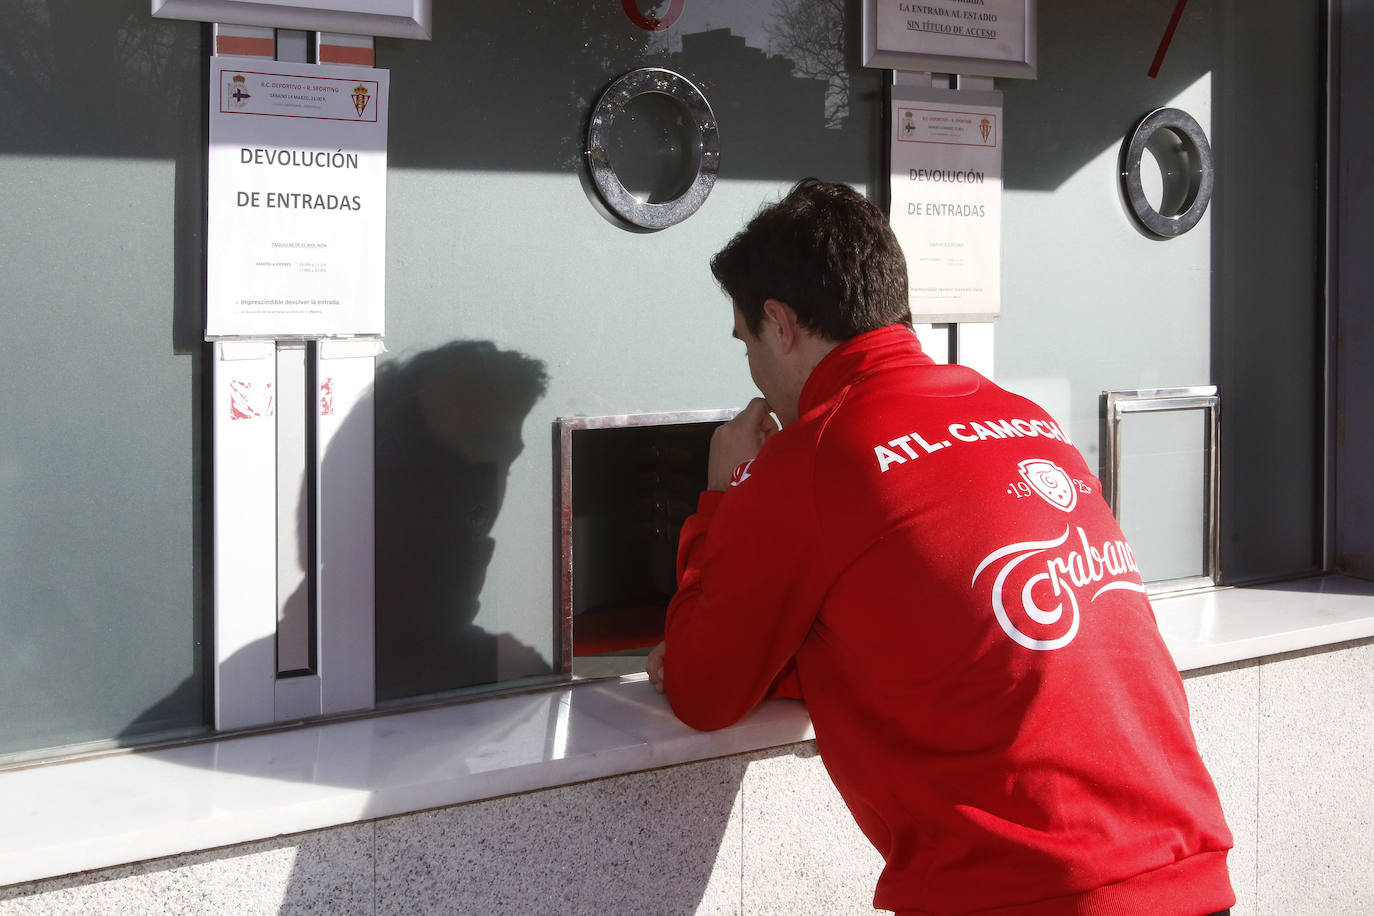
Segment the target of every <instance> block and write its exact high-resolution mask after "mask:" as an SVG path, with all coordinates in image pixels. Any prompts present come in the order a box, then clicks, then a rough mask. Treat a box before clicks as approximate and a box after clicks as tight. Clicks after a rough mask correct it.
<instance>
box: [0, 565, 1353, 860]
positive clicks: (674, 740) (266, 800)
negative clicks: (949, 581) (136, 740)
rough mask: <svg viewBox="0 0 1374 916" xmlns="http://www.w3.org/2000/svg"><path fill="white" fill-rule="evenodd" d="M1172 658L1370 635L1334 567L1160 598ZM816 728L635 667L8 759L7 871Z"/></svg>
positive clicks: (239, 839)
mask: <svg viewBox="0 0 1374 916" xmlns="http://www.w3.org/2000/svg"><path fill="white" fill-rule="evenodd" d="M1155 610H1156V615H1157V617H1158V619H1159V623H1160V630H1161V632H1162V633H1163V634H1164V638H1165V642H1166V643H1167V644H1168V645H1169V648H1170V650H1171V651H1172V652H1173V653H1174V658H1175V661H1176V662H1177V664H1178V666H1179V668H1180V669H1183V670H1186V669H1192V668H1201V667H1208V666H1211V665H1219V664H1224V663H1227V662H1232V661H1239V660H1242V659H1247V658H1257V657H1260V656H1264V655H1273V654H1276V653H1280V652H1289V651H1294V650H1298V649H1306V648H1312V647H1314V646H1320V645H1327V644H1334V643H1339V642H1345V641H1347V640H1352V639H1360V638H1365V637H1370V636H1374V583H1369V582H1363V581H1360V580H1354V579H1347V578H1344V577H1339V576H1329V577H1324V578H1317V579H1309V580H1303V581H1300V582H1290V583H1284V584H1281V585H1272V586H1265V587H1262V588H1245V589H1222V590H1218V591H1214V592H1209V593H1204V594H1193V595H1184V596H1178V597H1174V598H1165V599H1159V600H1157V601H1156V602H1155ZM811 737H813V733H812V731H811V725H810V720H809V719H808V718H807V715H806V710H805V707H804V706H802V704H800V703H798V702H795V701H790V700H772V701H769V702H767V703H765V704H763V705H762V706H760V707H759V708H758V709H756V710H754V711H753V712H752V713H750V714H749V715H748V716H746V717H745V718H744V719H743V720H742V721H741V722H740V723H738V724H737V725H735V726H732V727H731V728H727V729H722V730H720V731H717V732H698V731H694V730H692V729H690V728H688V727H687V726H685V725H683V724H682V723H680V722H678V721H677V719H676V718H675V717H674V716H673V714H672V711H671V710H670V709H669V708H668V705H667V702H666V701H665V700H664V699H663V697H661V696H660V695H659V694H657V693H656V692H655V691H654V690H653V688H652V687H651V686H650V685H649V683H648V681H647V680H646V678H645V677H644V676H643V675H634V676H630V677H626V678H620V679H617V680H607V681H595V682H583V683H578V684H571V685H564V686H559V687H552V688H549V689H547V690H542V691H539V692H534V693H526V694H518V695H509V696H499V697H492V698H488V699H482V700H475V701H471V702H467V703H462V704H458V705H454V706H447V707H440V708H432V709H424V710H416V711H412V712H404V713H395V714H391V715H383V716H377V717H373V718H364V719H355V720H350V721H343V722H331V723H325V724H322V725H315V726H311V727H306V728H300V729H294V730H289V731H283V732H276V733H271V734H261V735H251V736H242V737H236V738H225V739H222V740H218V741H209V742H205V743H200V744H192V745H187V746H182V747H175V748H166V749H161V750H149V751H137V752H129V753H121V754H115V755H110V756H105V757H97V758H90V759H84V760H73V761H70V762H66V763H54V764H50V765H46V766H35V767H31V768H28V769H19V770H13V771H9V772H4V773H0V812H3V813H4V816H3V817H2V818H0V886H5V885H10V884H18V883H21V882H26V881H34V880H39V879H42V878H49V877H55V876H58V875H66V874H71V873H74V872H80V871H87V870H91V869H96V868H103V867H107V866H112V865H122V864H126V863H130V862H137V861H142V860H146V859H155V858H161V857H164V856H172V855H178V854H181V853H188V852H195V851H199V850H205V849H213V848H216V847H221V846H229V845H233V844H237V843H248V842H253V841H257V840H264V839H269V838H272V837H276V836H281V835H285V834H293V833H300V832H303V831H308V830H317V829H322V828H328V827H335V826H340V825H344V824H350V823H356V822H359V821H367V820H371V819H375V818H382V817H390V816H393V815H399V814H408V813H411V812H415V811H422V810H426V809H430V808H442V807H446V806H450V805H457V804H462V803H464V802H470V801H477V800H480V799H485V798H493V797H497V796H501V795H510V794H515V793H520V792H528V791H533V790H537V789H545V788H552V787H554V786H560V785H567V784H571V783H575V782H581V781H585V780H591V779H599V778H604V777H609V776H617V775H622V774H626V773H633V772H637V771H640V770H647V769H653V768H656V767H662V766H669V765H673V764H679V763H689V762H692V761H697V760H704V759H708V758H712V757H723V756H728V755H733V754H742V753H748V752H750V751H755V750H762V749H765V748H770V747H778V746H781V745H786V744H791V743H794V742H797V741H803V740H807V739H809V738H811Z"/></svg>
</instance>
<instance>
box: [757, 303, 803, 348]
mask: <svg viewBox="0 0 1374 916" xmlns="http://www.w3.org/2000/svg"><path fill="white" fill-rule="evenodd" d="M763 314H764V315H765V316H767V317H768V318H771V319H773V324H774V325H775V326H776V331H775V333H776V334H777V335H778V344H779V345H780V346H781V347H782V351H783V352H784V353H789V352H791V351H792V349H793V348H795V347H796V345H797V344H798V343H799V342H800V340H801V332H802V327H801V322H799V321H798V320H797V313H796V312H794V311H792V306H790V305H788V304H787V303H786V302H783V301H782V300H781V299H765V300H764V301H763Z"/></svg>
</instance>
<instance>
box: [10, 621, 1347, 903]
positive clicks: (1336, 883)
mask: <svg viewBox="0 0 1374 916" xmlns="http://www.w3.org/2000/svg"><path fill="white" fill-rule="evenodd" d="M1185 684H1186V686H1187V689H1188V697H1189V701H1190V703H1191V706H1192V715H1193V727H1194V730H1195V731H1196V733H1197V736H1198V743H1199V746H1200V747H1201V749H1202V753H1203V757H1204V758H1205V760H1206V761H1207V765H1208V767H1209V768H1210V769H1211V772H1212V775H1213V778H1214V779H1215V781H1216V783H1217V787H1218V790H1219V791H1220V793H1221V798H1222V804H1223V806H1224V808H1225V810H1226V816H1227V820H1228V822H1229V824H1230V826H1231V829H1232V832H1233V833H1234V834H1235V838H1236V847H1235V850H1234V851H1233V852H1232V854H1231V858H1230V866H1231V880H1232V883H1233V885H1234V886H1235V888H1236V892H1237V896H1238V901H1237V905H1236V907H1235V910H1234V912H1235V913H1236V914H1237V916H1257V914H1283V916H1365V914H1366V913H1367V912H1368V909H1369V901H1370V900H1371V899H1374V864H1371V863H1370V860H1369V857H1368V856H1367V855H1364V850H1365V848H1366V846H1367V840H1368V836H1369V831H1370V830H1371V829H1374V706H1371V704H1370V701H1369V697H1370V696H1374V640H1363V641H1360V642H1355V643H1347V644H1344V645H1341V646H1333V647H1328V648H1323V649H1316V650H1308V651H1304V652H1297V653H1292V654H1288V655H1280V656H1273V657H1269V658H1264V659H1259V660H1255V661H1248V662H1239V663H1236V664H1232V665H1225V666H1220V667H1217V668H1209V669H1202V670H1199V671H1195V672H1190V673H1188V674H1187V676H1186V677H1185ZM683 799H691V804H683ZM880 868H881V861H880V860H879V859H878V858H877V856H876V854H875V853H874V852H873V849H872V847H870V846H869V845H868V844H867V842H866V841H865V840H864V838H863V836H862V835H861V834H860V833H859V831H858V829H857V827H855V825H854V823H853V820H852V819H851V818H850V816H849V814H848V812H847V811H846V810H845V809H844V805H843V803H842V802H841V801H840V800H839V797H838V796H837V795H836V794H835V791H834V789H833V787H832V786H831V785H830V782H829V780H828V778H827V776H826V774H825V770H824V768H823V767H822V766H821V762H820V759H819V758H818V757H816V756H815V749H814V745H812V744H810V743H808V744H801V745H795V746H792V747H786V748H778V749H776V750H772V751H765V752H760V753H756V754H749V755H745V756H738V757H727V758H723V759H720V760H711V761H706V762H702V763H696V764H689V765H685V766H680V767H671V768H667V769H662V770H653V771H649V772H645V773H636V774H633V775H629V776H624V777H618V778H614V779H606V780H598V781H595V782H589V783H582V784H580V785H575V786H567V787H564V788H560V789H553V790H549V791H544V792H535V793H530V794H526V795H517V796H511V797H507V798H500V799H494V800H492V801H486V802H479V803H475V804H471V805H463V806H459V807H454V808H446V809H442V810H438V811H430V812H424V813H420V814H414V815H409V816H406V817H399V818H391V819H388V820H382V821H374V822H368V823H363V824H357V825H352V826H348V827H341V828H338V829H335V830H326V831H320V832H316V833H310V834H303V835H300V836H295V837H287V838H281V839H276V840H270V841H267V842H263V843H253V844H247V845H244V846H239V847H233V848H229V849H220V850H214V851H208V852H203V853H197V854H195V855H188V856H180V857H177V858H173V859H164V860H159V861H154V862H145V863H139V864H135V865H129V866H125V867H122V868H114V869H106V870H103V871H99V872H92V873H89V874H84V875H76V876H72V877H68V878H59V879H55V880H51V881H42V882H37V883H34V884H27V885H14V886H11V887H8V888H4V889H0V916H38V914H45V916H46V914H58V913H61V914H67V913H74V912H80V913H90V914H111V916H114V914H124V913H137V912H161V913H187V914H192V913H205V914H213V913H222V912H226V911H228V910H229V909H232V910H233V911H234V912H236V913H244V914H253V913H262V914H276V913H321V914H326V913H327V914H331V916H344V914H369V916H370V914H378V916H380V914H393V913H394V914H423V913H435V914H439V913H444V914H468V913H472V914H488V913H518V914H521V916H540V914H549V916H569V914H629V913H645V914H658V913H663V914H667V913H673V914H678V913H741V914H749V916H754V914H764V913H778V914H783V913H787V914H808V913H814V914H818V916H820V914H827V916H829V914H842V913H853V914H855V916H860V914H864V913H872V912H873V910H872V907H871V901H872V893H873V886H874V883H875V882H876V880H877V875H878V871H879V869H880Z"/></svg>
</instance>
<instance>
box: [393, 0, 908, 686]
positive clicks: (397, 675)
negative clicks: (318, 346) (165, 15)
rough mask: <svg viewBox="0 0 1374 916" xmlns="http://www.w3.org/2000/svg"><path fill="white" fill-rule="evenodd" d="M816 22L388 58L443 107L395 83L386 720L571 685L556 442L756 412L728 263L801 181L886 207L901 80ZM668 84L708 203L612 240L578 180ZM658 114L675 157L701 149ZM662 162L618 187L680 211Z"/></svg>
mask: <svg viewBox="0 0 1374 916" xmlns="http://www.w3.org/2000/svg"><path fill="white" fill-rule="evenodd" d="M798 8H799V9H801V10H802V11H803V12H802V13H800V14H799V15H800V16H802V17H803V18H807V17H809V18H808V21H807V22H806V23H801V22H798V21H797V20H796V18H788V17H786V16H783V15H782V13H781V11H780V5H777V4H773V3H771V2H764V3H733V4H727V3H718V4H699V3H687V4H686V5H685V6H684V7H683V9H682V14H681V17H680V18H679V19H678V20H677V21H676V23H675V24H674V25H673V26H672V27H671V28H669V29H665V30H662V31H657V32H649V31H645V30H643V29H641V28H639V27H638V26H636V25H635V23H634V22H632V21H631V19H630V18H629V17H628V16H627V15H626V14H625V12H624V10H622V9H621V7H620V5H619V4H614V3H611V4H555V5H551V6H546V7H544V8H541V10H540V14H539V15H538V16H536V17H528V16H518V17H512V16H510V15H509V13H508V11H507V10H506V9H505V8H504V7H500V6H499V5H498V6H492V7H490V8H489V9H486V8H478V7H474V8H466V9H465V10H464V12H463V23H462V27H461V28H459V27H456V23H455V24H454V27H445V26H444V24H443V23H441V22H440V21H439V20H438V19H436V23H435V38H434V41H433V42H409V43H396V44H388V45H386V46H385V47H381V48H379V66H383V67H390V68H391V69H392V71H393V73H394V74H400V73H405V74H406V78H405V84H406V85H407V86H411V87H424V90H423V91H406V90H404V89H403V88H402V85H401V83H400V82H399V78H398V81H397V82H396V83H394V84H393V107H392V113H391V121H390V134H391V136H390V159H389V162H390V173H389V176H388V191H387V193H388V198H389V221H388V226H387V247H388V258H389V264H388V272H387V347H388V349H389V350H390V354H389V355H388V357H387V358H386V360H385V362H384V364H383V367H382V369H381V372H380V374H379V379H378V389H377V390H378V399H377V475H378V476H377V499H378V503H377V644H378V650H377V651H378V657H377V672H378V695H379V698H381V699H396V698H401V697H406V696H416V695H421V694H424V693H427V692H431V691H435V690H443V689H448V688H453V687H457V686H460V685H463V684H476V683H482V682H487V681H493V680H496V681H502V682H508V681H512V680H517V679H520V678H524V677H531V676H538V675H541V674H548V673H549V672H551V671H553V670H554V668H555V667H556V665H557V664H558V661H559V659H558V645H557V629H556V627H555V622H556V619H557V618H556V609H557V608H556V605H557V591H556V580H555V576H554V559H555V557H556V550H557V541H556V539H555V532H554V507H555V498H556V494H555V490H554V485H555V480H556V473H555V466H554V449H553V443H552V439H553V436H552V429H553V421H554V419H555V418H557V417H560V416H576V415H579V414H580V415H592V416H600V415H607V414H620V413H657V412H663V411H674V410H705V409H713V408H725V407H742V406H743V405H744V404H745V403H746V402H747V401H748V400H749V398H750V397H752V396H753V395H754V394H755V391H754V387H753V384H752V383H751V382H750V380H749V374H748V369H747V366H746V364H745V360H744V351H743V348H742V347H741V346H740V345H739V344H737V343H735V342H733V341H731V339H730V330H731V321H732V317H731V311H730V304H729V302H728V301H727V300H726V299H725V298H724V297H723V296H722V295H721V293H720V291H719V289H718V288H717V287H716V284H715V281H714V280H713V279H712V277H711V274H710V271H709V269H708V267H707V261H708V260H709V258H710V256H711V255H712V254H713V253H714V252H715V251H716V250H717V249H719V248H720V247H721V246H722V245H724V244H725V242H726V241H728V240H729V238H730V236H732V235H733V234H734V233H735V232H736V231H738V230H739V228H740V227H741V226H742V225H743V223H744V222H745V221H746V220H747V219H748V218H749V217H750V216H751V215H752V214H753V213H754V211H756V210H757V209H758V208H759V206H760V205H761V204H763V203H764V202H765V201H769V200H775V199H776V198H777V197H778V196H780V194H781V193H782V192H783V191H785V189H786V188H787V187H789V186H790V185H791V184H792V183H794V182H795V181H797V180H798V179H800V178H803V177H805V176H807V175H817V176H819V177H824V178H829V179H837V180H843V181H848V182H851V183H854V184H857V185H859V186H860V187H868V186H869V184H870V182H871V181H872V180H873V179H874V177H875V176H877V175H880V174H881V170H882V156H880V155H878V154H877V152H878V151H877V147H876V146H875V142H876V141H875V138H876V137H879V136H881V135H882V126H881V125H882V119H883V104H882V76H883V74H882V73H881V72H879V71H876V70H849V69H847V67H848V60H847V58H846V57H845V48H844V47H843V43H841V42H835V41H831V40H829V38H831V37H833V36H836V35H841V34H844V24H843V23H842V22H840V21H839V19H838V18H835V19H834V21H831V20H829V19H827V18H826V17H829V16H834V17H839V16H841V15H842V13H843V10H842V7H841V6H840V5H836V4H828V3H815V4H813V3H805V4H800V5H799V7H798ZM438 12H439V10H438V8H436V15H437V14H438ZM813 20H814V21H813ZM802 24H809V25H816V26H819V28H818V29H816V30H813V31H811V32H808V33H806V34H814V35H816V36H821V37H823V38H824V39H825V40H820V41H817V42H811V43H808V42H807V41H806V39H805V37H804V35H803V31H804V30H798V29H795V28H793V27H794V26H797V25H802ZM476 36H481V37H480V39H478V38H477V37H476ZM647 66H661V67H667V68H669V69H673V70H675V71H677V72H679V73H681V74H683V75H684V76H686V77H687V78H688V79H690V80H692V81H693V82H694V83H695V84H696V85H697V86H699V87H700V88H701V89H702V91H703V93H704V94H705V95H706V98H707V99H708V101H709V102H710V104H711V106H712V109H713V111H714V113H715V116H716V118H717V120H718V122H719V125H720V131H721V138H722V148H721V164H720V172H719V178H718V180H717V183H716V185H715V188H714V190H713V191H712V192H711V195H710V197H709V198H708V199H707V200H706V202H705V204H704V205H703V206H702V207H701V209H700V210H698V211H697V212H696V214H694V215H693V216H692V217H690V218H689V219H687V220H686V221H685V222H682V223H680V224H678V225H676V226H673V227H671V228H668V229H666V230H663V231H661V232H653V233H644V232H632V231H627V230H626V229H624V228H622V227H620V226H618V225H616V224H613V223H612V222H611V221H610V220H609V219H608V218H606V217H604V216H602V214H601V213H600V212H599V211H598V209H597V206H596V205H595V204H594V202H593V200H591V199H589V197H588V193H587V191H586V190H585V189H584V187H583V184H582V179H581V178H580V172H581V169H582V165H581V150H582V145H583V140H584V132H585V130H586V118H587V114H588V112H589V111H590V110H591V107H592V106H593V105H594V104H595V103H596V100H597V98H598V97H599V94H600V92H601V90H602V89H604V87H605V86H606V85H607V84H609V83H610V82H611V80H613V79H614V78H616V77H618V76H620V75H621V74H622V73H625V72H627V71H629V70H633V69H636V68H639V67H647ZM444 100H451V101H444ZM640 114H641V115H643V116H644V118H645V119H646V120H645V123H644V124H642V125H641V126H642V127H643V128H644V129H646V130H648V131H649V132H650V133H652V134H653V135H655V136H666V137H669V138H672V137H674V136H680V135H681V132H680V131H677V130H675V129H673V128H674V125H673V124H671V123H668V124H665V123H663V119H662V117H661V116H662V114H663V113H662V112H656V111H649V112H647V113H646V112H640ZM642 139H643V138H642V137H636V136H633V135H632V136H627V137H624V138H622V140H623V142H622V143H621V145H619V146H618V147H617V149H616V151H615V152H616V153H617V161H616V166H617V168H621V167H626V169H627V175H628V177H629V180H631V181H632V182H635V183H636V184H637V185H638V186H639V189H640V190H642V191H644V192H646V193H654V194H662V193H665V192H667V191H670V190H672V187H673V182H672V181H668V180H662V179H663V176H664V175H667V176H668V177H669V178H671V176H672V175H673V174H674V172H675V169H674V168H673V164H674V162H675V161H676V160H673V157H668V158H669V160H672V161H667V162H664V161H659V160H658V159H657V158H655V159H654V160H653V161H645V162H642V163H636V162H634V161H632V160H633V159H634V157H636V156H639V155H645V154H646V147H647V148H649V151H650V152H653V150H652V144H645V143H643V142H639V141H642ZM657 155H658V154H657V153H656V152H655V153H654V156H657ZM686 158H690V157H689V156H688V157H686ZM878 196H879V197H881V196H882V194H881V191H879V193H878Z"/></svg>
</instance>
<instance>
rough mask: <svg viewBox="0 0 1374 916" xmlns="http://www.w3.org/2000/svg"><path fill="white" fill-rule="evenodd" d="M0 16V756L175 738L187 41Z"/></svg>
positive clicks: (197, 40)
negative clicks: (119, 738)
mask: <svg viewBox="0 0 1374 916" xmlns="http://www.w3.org/2000/svg"><path fill="white" fill-rule="evenodd" d="M0 10H3V13H2V14H0V15H3V19H4V21H5V23H6V25H5V27H4V28H3V29H0V111H3V112H4V113H3V115H0V302H3V306H2V308H3V323H2V324H0V392H3V397H0V754H4V753H5V752H7V751H11V750H21V749H25V748H32V747H44V746H52V745H58V744H67V743H74V742H80V741H85V740H91V739H106V738H110V737H112V736H116V735H125V736H129V737H141V736H147V735H150V734H167V733H175V732H178V731H180V732H184V731H187V730H194V729H197V728H199V727H200V725H201V724H202V721H203V705H204V697H203V686H204V679H203V677H202V674H203V671H204V665H203V659H202V649H203V640H202V632H203V626H202V623H203V619H204V618H203V610H204V606H205V605H204V600H203V599H204V595H205V591H204V589H205V587H206V581H207V580H206V578H205V576H206V573H207V571H208V568H207V564H206V563H205V562H204V558H205V556H206V554H205V549H206V542H205V541H204V539H203V537H202V534H203V531H204V521H205V519H206V511H207V508H208V507H207V505H206V501H205V499H204V493H205V487H204V484H205V483H206V482H207V478H206V477H205V473H204V472H205V466H204V462H203V455H204V451H205V441H206V440H205V432H206V423H205V421H206V418H207V414H206V411H205V409H204V406H203V400H204V395H205V392H206V390H207V389H206V386H205V385H204V384H203V376H204V373H203V359H202V349H201V345H200V344H199V342H198V341H199V338H200V329H199V327H198V324H199V316H200V301H201V296H202V293H201V288H202V284H203V282H204V281H203V273H202V267H201V264H202V256H201V250H202V247H203V242H202V238H201V226H202V217H201V199H202V196H203V187H202V182H203V172H204V158H205V149H204V142H203V139H202V131H203V123H204V101H203V99H204V95H205V92H204V89H203V83H204V77H203V75H202V71H203V70H204V67H205V54H206V49H205V46H204V45H203V43H202V40H201V28H200V26H198V25H197V24H194V23H166V22H153V21H152V20H150V19H149V18H148V5H147V4H146V3H139V2H134V0H128V2H120V3H108V4H106V3H101V4H95V5H93V6H92V5H89V4H81V5H78V4H71V3H56V4H46V3H39V2H32V0H6V2H5V3H3V4H0Z"/></svg>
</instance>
